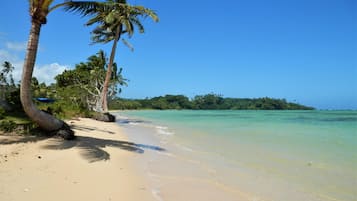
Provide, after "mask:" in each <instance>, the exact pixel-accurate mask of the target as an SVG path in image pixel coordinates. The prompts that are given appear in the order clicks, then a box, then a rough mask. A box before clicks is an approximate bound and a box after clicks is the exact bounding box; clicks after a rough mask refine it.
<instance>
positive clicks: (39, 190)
mask: <svg viewBox="0 0 357 201" xmlns="http://www.w3.org/2000/svg"><path fill="white" fill-rule="evenodd" d="M68 123H69V124H70V125H71V126H72V128H73V130H74V131H75V132H76V136H78V137H77V139H76V140H74V141H63V140H61V139H55V138H49V139H48V138H38V137H37V138H35V137H20V136H1V135H0V200H4V201H5V200H6V201H17V200H19V201H20V200H36V201H42V200H43V201H47V200H52V201H63V200H66V201H72V200H73V201H78V200H91V201H105V200H126V201H130V200H141V201H145V200H148V201H151V200H155V199H154V197H153V195H152V193H151V191H150V188H149V185H148V182H147V181H145V179H144V178H145V177H143V175H140V174H141V173H140V172H138V171H135V170H134V169H133V164H132V161H131V159H132V158H133V157H134V156H135V155H138V154H142V153H143V152H144V150H143V148H142V147H140V146H139V145H137V144H135V143H132V142H129V141H128V140H127V138H126V136H125V135H124V134H123V133H122V131H121V128H120V127H119V126H118V125H117V124H115V123H105V122H98V121H95V120H91V119H82V118H81V119H77V120H71V121H69V122H68Z"/></svg>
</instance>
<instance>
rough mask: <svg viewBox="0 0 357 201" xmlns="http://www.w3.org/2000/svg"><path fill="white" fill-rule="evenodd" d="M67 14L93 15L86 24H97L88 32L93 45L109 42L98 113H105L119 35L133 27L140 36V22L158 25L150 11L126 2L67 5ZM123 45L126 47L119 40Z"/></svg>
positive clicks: (72, 2)
mask: <svg viewBox="0 0 357 201" xmlns="http://www.w3.org/2000/svg"><path fill="white" fill-rule="evenodd" d="M66 9H67V10H69V11H74V12H79V13H80V14H82V15H83V16H86V15H94V17H92V18H91V19H90V20H89V21H88V22H87V23H86V25H87V26H90V25H93V24H99V25H98V26H97V27H96V28H95V29H94V30H93V32H92V34H93V36H92V40H93V42H94V43H108V42H110V41H113V45H112V50H111V54H110V58H109V64H108V68H107V73H106V77H105V82H104V87H103V90H102V94H101V102H102V111H103V112H107V111H108V100H107V99H108V88H109V83H110V79H111V75H112V68H113V63H114V57H115V52H116V48H117V43H118V41H119V40H120V37H121V35H122V34H128V36H129V37H131V36H132V35H133V34H134V28H135V27H137V28H138V30H139V32H140V33H144V26H143V25H142V23H141V22H140V18H146V17H151V18H152V19H153V20H154V21H155V22H158V21H159V18H158V17H157V15H156V13H155V12H154V11H153V10H150V9H147V8H145V7H143V6H132V5H129V4H127V1H126V0H107V1H106V2H105V3H104V2H103V3H101V4H100V3H97V2H86V4H85V3H83V1H71V2H70V3H69V4H67V5H66ZM123 41H124V43H125V44H128V43H127V42H126V41H125V40H123Z"/></svg>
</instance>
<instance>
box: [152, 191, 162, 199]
mask: <svg viewBox="0 0 357 201" xmlns="http://www.w3.org/2000/svg"><path fill="white" fill-rule="evenodd" d="M151 193H152V194H153V196H154V198H155V199H156V200H158V201H163V200H162V198H161V196H160V190H159V189H152V190H151Z"/></svg>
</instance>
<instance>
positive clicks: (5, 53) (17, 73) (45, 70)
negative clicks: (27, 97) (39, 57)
mask: <svg viewBox="0 0 357 201" xmlns="http://www.w3.org/2000/svg"><path fill="white" fill-rule="evenodd" d="M21 44H22V45H21ZM24 44H25V43H10V42H7V43H6V48H5V49H0V65H2V64H3V63H4V61H9V62H10V63H11V64H12V65H13V66H14V71H13V73H12V74H13V77H14V80H15V82H18V81H20V80H21V75H22V67H23V64H24V61H23V60H24V58H21V59H20V58H19V56H17V55H18V54H20V52H18V51H20V50H21V51H22V50H25V49H26V44H25V45H24ZM24 47H25V49H24ZM14 51H16V52H14ZM66 69H70V67H69V66H68V65H61V64H59V63H58V62H53V63H51V64H45V65H40V66H39V65H36V66H35V68H34V72H33V76H34V77H36V78H37V79H38V81H39V82H40V83H41V82H45V83H46V84H51V83H54V82H55V80H54V77H55V76H56V75H58V74H60V73H62V72H63V71H64V70H66Z"/></svg>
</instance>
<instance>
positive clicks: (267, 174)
mask: <svg viewBox="0 0 357 201" xmlns="http://www.w3.org/2000/svg"><path fill="white" fill-rule="evenodd" d="M117 115H118V118H119V119H118V123H119V124H120V125H121V126H122V127H123V128H124V129H125V133H127V134H128V137H129V139H130V140H133V141H135V142H140V143H141V144H147V145H155V146H159V147H162V148H164V149H165V150H166V151H164V152H159V151H157V152H155V151H154V152H150V153H144V154H143V156H140V157H139V160H138V161H140V162H139V163H140V166H141V168H142V170H143V171H145V172H146V174H147V176H148V179H149V180H150V181H151V183H152V192H153V194H154V195H155V197H157V199H158V200H170V201H171V200H227V201H228V200H233V201H235V200H248V201H263V200H264V201H322V200H327V201H356V200H357V111H318V110H316V111H240V110H238V111H231V110H229V111H216V110H215V111H191V110H182V111H180V110H168V111H154V110H140V111H120V112H118V113H117Z"/></svg>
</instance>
